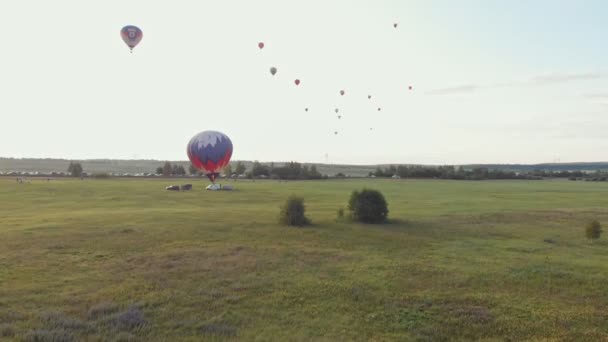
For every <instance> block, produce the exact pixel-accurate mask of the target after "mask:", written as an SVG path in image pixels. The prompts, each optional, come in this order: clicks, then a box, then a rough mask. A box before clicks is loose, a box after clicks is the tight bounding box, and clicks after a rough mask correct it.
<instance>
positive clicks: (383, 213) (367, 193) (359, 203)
mask: <svg viewBox="0 0 608 342" xmlns="http://www.w3.org/2000/svg"><path fill="white" fill-rule="evenodd" d="M348 210H349V211H350V212H351V215H352V217H353V219H354V220H355V221H358V222H363V223H383V222H385V221H386V217H387V216H388V205H387V203H386V200H385V199H384V196H383V195H382V193H381V192H380V191H377V190H370V189H363V190H361V191H356V190H355V191H353V193H352V194H351V196H350V200H349V201H348Z"/></svg>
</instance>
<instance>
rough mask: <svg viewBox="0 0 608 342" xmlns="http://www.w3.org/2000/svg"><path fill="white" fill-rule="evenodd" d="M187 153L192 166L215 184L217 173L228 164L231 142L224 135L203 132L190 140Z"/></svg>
mask: <svg viewBox="0 0 608 342" xmlns="http://www.w3.org/2000/svg"><path fill="white" fill-rule="evenodd" d="M187 152H188V158H189V159H190V161H191V162H192V165H193V166H194V167H195V168H197V169H199V170H201V171H203V172H205V175H206V176H207V177H209V180H211V182H215V179H216V178H217V176H218V175H219V171H220V170H221V169H223V168H224V167H225V166H227V165H228V163H229V162H230V157H232V141H230V138H228V136H226V135H225V134H224V133H220V132H217V131H204V132H200V133H199V134H197V135H195V136H194V137H192V139H190V142H189V143H188V151H187Z"/></svg>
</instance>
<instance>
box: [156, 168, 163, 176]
mask: <svg viewBox="0 0 608 342" xmlns="http://www.w3.org/2000/svg"><path fill="white" fill-rule="evenodd" d="M156 174H157V175H162V174H163V167H162V166H159V167H157V168H156Z"/></svg>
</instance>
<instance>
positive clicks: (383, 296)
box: [0, 178, 608, 341]
mask: <svg viewBox="0 0 608 342" xmlns="http://www.w3.org/2000/svg"><path fill="white" fill-rule="evenodd" d="M189 181H191V180H189ZM179 182H182V181H178V180H166V179H165V180H159V179H145V180H142V179H140V180H136V179H133V180H85V181H80V180H67V179H63V180H52V181H51V182H46V181H42V180H38V179H34V180H32V182H31V184H17V183H16V182H15V179H14V178H5V179H0V340H8V341H11V340H16V341H21V340H26V341H51V340H54V341H69V340H87V341H113V340H115V341H129V340H140V341H176V340H185V341H200V340H247V341H250V340H259V341H268V340H276V341H287V340H289V341H308V340H320V341H341V340H376V341H385V340H400V341H401V340H433V341H437V340H472V339H474V340H581V341H592V340H606V339H608V244H607V243H606V242H605V241H606V237H602V239H600V240H599V241H596V242H593V243H591V242H590V241H588V240H586V239H585V235H584V225H585V223H586V222H588V221H589V220H591V219H594V218H597V219H599V220H600V221H602V222H604V224H605V225H606V226H608V184H604V183H595V182H593V183H592V182H568V181H549V180H547V181H482V182H465V181H439V180H426V181H424V180H398V181H393V180H372V179H359V180H354V179H353V180H332V181H318V182H316V181H302V182H280V183H279V182H274V181H264V182H262V181H256V182H249V181H238V182H236V183H233V184H234V185H235V187H236V190H235V191H233V192H206V191H204V190H202V189H203V186H204V185H206V183H205V182H203V181H202V180H197V181H196V182H195V183H194V186H195V188H194V190H193V191H190V192H169V191H164V190H163V189H164V187H165V186H166V185H169V184H172V183H179ZM182 183H183V182H182ZM363 187H369V188H373V189H378V190H381V191H382V192H383V193H384V195H385V197H386V199H387V201H388V203H389V210H390V213H389V217H390V218H391V222H390V223H389V224H385V225H360V224H355V223H350V222H346V221H338V220H337V219H336V211H337V210H338V209H339V208H340V207H345V206H346V202H347V201H348V197H349V195H350V192H351V191H352V190H355V189H360V188H363ZM290 194H297V195H299V196H302V197H304V199H305V201H306V207H307V213H308V216H309V217H310V219H311V220H312V221H313V225H312V226H310V227H306V228H287V227H283V226H280V225H279V224H278V223H277V215H278V212H279V206H280V205H281V203H282V202H283V201H284V199H285V198H286V197H287V196H288V195H290Z"/></svg>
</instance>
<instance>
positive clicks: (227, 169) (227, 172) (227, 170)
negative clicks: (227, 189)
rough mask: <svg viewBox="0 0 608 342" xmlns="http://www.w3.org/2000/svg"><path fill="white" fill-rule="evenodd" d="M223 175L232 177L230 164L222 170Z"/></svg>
mask: <svg viewBox="0 0 608 342" xmlns="http://www.w3.org/2000/svg"><path fill="white" fill-rule="evenodd" d="M224 173H225V174H226V176H228V177H230V176H232V164H228V165H227V166H226V167H225V168H224Z"/></svg>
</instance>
